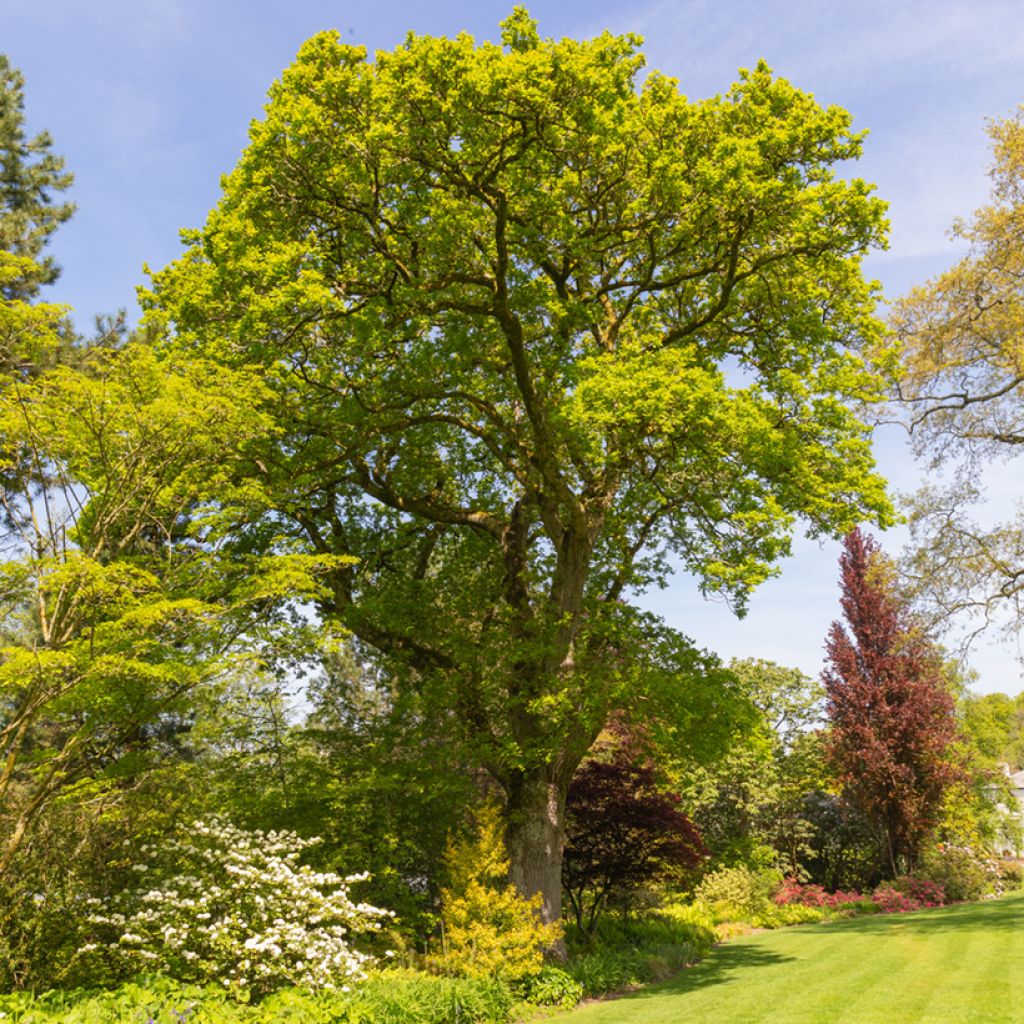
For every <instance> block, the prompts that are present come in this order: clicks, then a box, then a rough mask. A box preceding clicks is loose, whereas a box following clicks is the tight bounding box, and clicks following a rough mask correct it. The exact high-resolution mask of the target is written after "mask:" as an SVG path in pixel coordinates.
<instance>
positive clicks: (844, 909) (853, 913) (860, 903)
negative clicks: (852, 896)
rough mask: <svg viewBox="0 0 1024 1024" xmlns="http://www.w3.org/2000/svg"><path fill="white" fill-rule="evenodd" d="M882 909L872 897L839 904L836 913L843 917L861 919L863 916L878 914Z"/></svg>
mask: <svg viewBox="0 0 1024 1024" xmlns="http://www.w3.org/2000/svg"><path fill="white" fill-rule="evenodd" d="M881 909H882V908H881V907H880V906H879V905H878V904H877V903H876V902H875V901H874V900H873V899H871V897H870V896H865V897H863V898H862V899H859V900H848V901H847V902H845V903H840V904H838V906H837V907H836V908H835V911H834V913H836V914H838V915H840V916H842V917H859V916H860V915H862V914H877V913H879V912H880V911H881Z"/></svg>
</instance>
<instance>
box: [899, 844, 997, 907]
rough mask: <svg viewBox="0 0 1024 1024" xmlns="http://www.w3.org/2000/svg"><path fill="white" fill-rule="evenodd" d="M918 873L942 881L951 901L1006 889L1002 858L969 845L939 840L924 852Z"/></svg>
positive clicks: (990, 895) (955, 901)
mask: <svg viewBox="0 0 1024 1024" xmlns="http://www.w3.org/2000/svg"><path fill="white" fill-rule="evenodd" d="M918 874H919V875H920V876H921V877H922V878H928V879H931V880H932V881H934V882H938V883H940V884H941V885H942V886H943V888H944V889H945V892H946V898H947V899H948V900H949V901H950V902H951V903H959V902H961V901H964V900H977V899H981V898H982V897H983V896H988V897H992V896H1000V895H1002V893H1003V889H1004V886H1003V882H1002V872H1001V871H1000V867H999V861H997V860H994V859H993V858H991V857H988V856H986V855H985V854H983V853H979V852H978V851H977V850H975V849H974V848H973V847H970V846H952V845H949V844H944V843H940V844H939V845H938V846H936V847H935V848H934V849H931V850H929V851H927V853H925V855H924V857H923V858H922V861H921V866H920V868H919V870H918Z"/></svg>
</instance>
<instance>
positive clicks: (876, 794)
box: [822, 529, 958, 875]
mask: <svg viewBox="0 0 1024 1024" xmlns="http://www.w3.org/2000/svg"><path fill="white" fill-rule="evenodd" d="M839 566H840V581H841V587H842V597H841V600H840V604H841V606H842V610H843V616H844V617H845V619H846V626H845V627H844V626H843V625H842V624H841V623H839V622H834V623H833V624H832V628H831V630H830V631H829V636H828V641H827V643H826V651H827V654H828V660H827V665H826V668H825V671H824V672H823V673H822V679H823V681H824V683H825V688H826V693H827V710H828V715H829V719H830V721H831V725H832V728H831V733H830V737H829V741H828V747H827V750H828V758H829V761H830V763H831V764H832V767H833V769H834V770H835V771H836V773H837V775H838V777H839V781H840V783H841V785H842V787H843V791H844V794H845V795H846V797H847V798H848V799H849V800H850V801H851V802H852V803H854V804H855V805H857V806H858V807H859V808H860V810H861V811H862V812H863V813H864V815H865V816H866V817H867V819H868V820H869V821H870V822H871V823H872V826H873V828H874V831H875V834H876V836H877V839H878V843H879V848H880V854H881V858H882V862H883V863H882V867H883V871H885V872H886V873H888V874H890V875H896V874H898V873H899V872H900V871H909V870H912V869H913V867H914V864H915V862H916V860H917V855H918V851H919V850H920V847H921V844H922V841H923V840H924V838H925V837H926V836H927V835H928V833H929V832H931V831H932V829H934V827H935V825H936V823H937V820H938V815H939V809H940V806H941V804H942V798H943V795H944V793H945V791H946V789H947V788H948V787H949V785H950V784H951V783H952V782H953V781H954V780H955V779H956V777H957V775H958V768H957V766H956V764H955V763H954V760H953V758H952V749H951V748H952V744H953V742H954V740H955V739H956V731H957V730H956V723H955V720H954V717H953V698H952V696H951V695H950V693H949V690H948V688H947V686H946V685H945V681H944V678H943V672H942V658H941V655H940V653H939V651H938V649H937V648H936V647H935V645H934V644H933V643H932V642H931V641H930V640H929V639H928V638H927V636H926V635H925V634H924V633H923V631H922V630H921V628H920V627H919V625H918V624H917V623H916V622H915V620H914V617H913V615H912V614H911V612H910V611H909V609H908V608H907V606H906V603H905V602H904V601H903V600H901V599H900V597H899V595H898V594H897V593H896V591H895V588H894V587H893V585H892V583H891V580H890V579H889V578H888V562H887V561H886V560H885V558H884V556H883V555H882V554H881V552H880V550H879V547H878V544H877V543H876V542H875V541H874V539H873V538H871V537H870V536H869V535H867V534H864V533H862V532H861V531H860V530H859V529H857V530H854V531H853V532H852V533H850V534H849V535H848V536H847V537H846V540H845V542H844V549H843V553H842V555H841V557H840V559H839Z"/></svg>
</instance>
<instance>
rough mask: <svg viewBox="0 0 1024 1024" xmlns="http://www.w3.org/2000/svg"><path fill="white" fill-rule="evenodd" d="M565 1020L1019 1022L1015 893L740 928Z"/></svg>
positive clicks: (1022, 1011) (640, 1023) (1021, 951)
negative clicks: (701, 955)
mask: <svg viewBox="0 0 1024 1024" xmlns="http://www.w3.org/2000/svg"><path fill="white" fill-rule="evenodd" d="M564 1020H565V1021H566V1024H606V1022H607V1024H613V1022H614V1024H1024V894H1018V895H1014V896H1008V897H1005V898H1003V899H1002V900H998V901H994V902H989V903H979V904H965V905H963V906H958V907H945V908H942V909H939V910H931V911H923V912H920V913H916V914H900V915H887V916H877V917H870V918H858V919H856V920H852V921H841V922H835V923H833V924H828V925H812V926H804V927H799V928H791V929H786V930H783V931H779V932H770V933H765V934H762V935H751V936H745V937H744V938H741V939H737V940H735V941H733V942H730V943H728V944H726V945H724V946H721V947H719V948H718V949H715V950H713V951H712V952H711V954H710V955H709V956H708V958H707V960H706V961H705V962H704V963H703V964H700V965H698V966H697V967H694V968H691V969H690V970H688V971H685V972H683V974H682V975H680V976H679V977H678V978H676V979H674V980H673V981H670V982H667V983H665V984H663V985H658V986H653V987H651V988H649V989H645V990H643V991H642V992H638V993H635V994H633V995H631V996H628V997H626V998H624V999H619V1000H615V1001H613V1002H607V1003H600V1004H592V1005H590V1006H587V1007H582V1008H580V1009H579V1010H577V1011H575V1012H574V1013H572V1014H570V1015H569V1016H568V1017H566V1018H564Z"/></svg>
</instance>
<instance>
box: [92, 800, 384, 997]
mask: <svg viewBox="0 0 1024 1024" xmlns="http://www.w3.org/2000/svg"><path fill="white" fill-rule="evenodd" d="M317 841H318V840H316V839H302V838H300V837H299V836H297V835H295V834H294V833H292V832H266V833H264V832H246V831H243V830H242V829H238V828H235V827H233V826H232V825H230V824H229V823H228V822H226V821H224V820H223V819H213V820H211V821H209V822H201V821H197V822H195V824H194V825H192V827H191V829H190V831H189V833H188V834H185V835H182V836H180V837H179V838H176V839H173V840H171V841H170V842H168V843H166V844H165V845H164V846H163V847H162V848H161V850H160V851H159V852H160V853H161V854H162V855H165V856H169V857H170V859H171V861H172V862H173V863H174V865H175V868H176V869H177V873H176V874H174V875H173V876H171V877H163V878H159V877H158V876H159V875H160V872H159V871H157V870H156V869H154V868H153V867H152V866H151V865H149V864H145V863H140V864H136V865H135V870H136V871H137V872H138V873H139V875H140V876H141V877H142V878H143V879H145V878H146V877H147V876H149V877H150V878H152V879H153V881H152V882H151V883H150V884H148V885H141V886H140V887H138V888H136V889H133V890H131V891H128V892H125V893H122V894H121V895H119V896H118V897H116V898H115V899H113V900H111V901H109V903H104V902H102V901H99V900H93V901H92V905H93V908H94V913H93V914H92V916H91V921H92V923H93V924H94V925H96V926H98V927H99V929H100V931H101V932H106V933H107V934H106V936H105V938H106V940H107V941H105V942H104V943H103V944H102V949H105V950H107V951H109V952H111V953H112V954H113V955H114V957H115V958H117V959H120V960H121V961H123V962H124V963H125V964H126V965H127V966H129V967H131V968H133V969H134V970H135V971H142V970H145V971H146V973H154V972H158V973H163V974H167V975H170V976H171V977H173V978H177V979H178V980H180V981H198V982H205V981H211V980H217V981H220V982H221V983H222V984H223V985H225V986H226V987H228V988H232V987H235V988H237V989H240V990H252V991H254V992H256V993H266V992H269V991H272V990H273V989H276V988H279V987H281V986H284V985H302V986H306V987H308V988H335V987H341V988H345V987H346V983H347V982H351V981H355V980H360V979H362V978H363V977H364V976H365V968H366V967H367V965H368V964H369V962H370V957H369V956H368V955H367V954H365V953H361V952H358V951H357V950H355V949H353V948H352V947H351V945H350V938H351V936H352V935H354V934H359V933H365V932H370V931H376V930H378V929H379V928H380V925H381V922H382V919H384V918H387V917H389V916H390V914H389V912H388V911H385V910H380V909H378V908H377V907H371V906H368V905H367V904H365V903H353V902H352V900H351V898H350V896H349V891H348V887H349V885H350V884H351V883H353V882H357V881H362V880H363V879H365V877H366V876H365V875H353V876H350V877H348V878H342V877H340V876H339V875H335V874H331V873H318V872H315V871H313V870H311V869H310V868H309V867H307V866H305V865H300V864H299V863H298V861H299V857H300V856H301V854H302V851H303V850H304V849H306V848H307V847H309V846H312V845H313V844H314V843H316V842H317ZM148 850H149V848H147V847H143V848H142V851H143V852H144V853H146V852H148ZM111 932H113V933H115V937H113V938H112V939H111V937H110V933H111ZM89 949H92V950H95V951H97V952H101V951H102V950H101V946H100V944H93V945H92V946H91V947H87V948H86V950H84V951H83V952H87V951H88V950H89Z"/></svg>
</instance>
